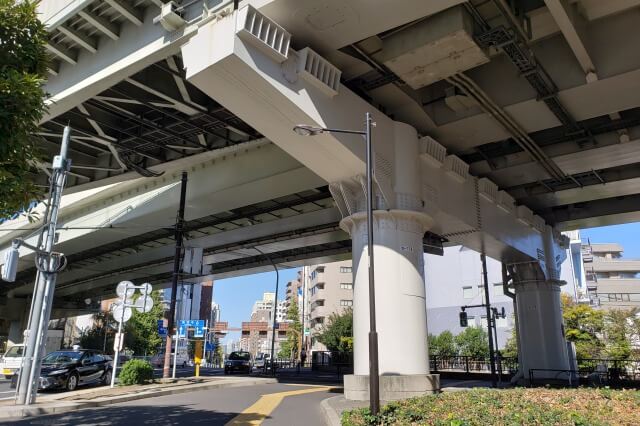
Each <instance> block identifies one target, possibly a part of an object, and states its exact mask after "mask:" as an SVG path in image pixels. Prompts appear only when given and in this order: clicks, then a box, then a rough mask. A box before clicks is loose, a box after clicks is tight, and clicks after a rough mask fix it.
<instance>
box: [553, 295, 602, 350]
mask: <svg viewBox="0 0 640 426" xmlns="http://www.w3.org/2000/svg"><path fill="white" fill-rule="evenodd" d="M562 305H563V306H562V317H563V318H564V324H565V338H566V339H567V340H568V341H570V342H574V344H575V346H576V357H577V358H580V359H588V358H598V357H600V356H601V355H602V351H603V348H604V342H603V341H602V340H601V339H600V337H599V336H600V335H601V334H602V331H603V328H604V313H603V312H602V311H598V310H595V309H593V308H592V307H591V306H589V305H585V304H578V303H575V302H574V301H573V300H572V299H571V298H570V297H564V295H563V297H562Z"/></svg>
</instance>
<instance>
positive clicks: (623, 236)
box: [580, 223, 640, 259]
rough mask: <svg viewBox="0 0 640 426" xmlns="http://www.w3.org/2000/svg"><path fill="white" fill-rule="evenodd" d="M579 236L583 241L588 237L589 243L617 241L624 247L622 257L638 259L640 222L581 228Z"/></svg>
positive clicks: (639, 252)
mask: <svg viewBox="0 0 640 426" xmlns="http://www.w3.org/2000/svg"><path fill="white" fill-rule="evenodd" d="M580 238H581V239H582V241H583V242H586V241H587V238H589V240H591V243H619V244H620V245H622V248H623V249H624V252H623V253H622V257H623V258H627V259H640V223H628V224H624V225H612V226H603V227H601V228H590V229H583V230H581V231H580Z"/></svg>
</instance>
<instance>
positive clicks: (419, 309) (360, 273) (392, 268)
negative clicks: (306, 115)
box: [340, 122, 439, 400]
mask: <svg viewBox="0 0 640 426" xmlns="http://www.w3.org/2000/svg"><path fill="white" fill-rule="evenodd" d="M374 136H375V133H374ZM394 137H395V141H394V142H395V143H394V145H393V146H394V152H393V154H394V157H393V174H392V176H390V177H391V184H392V188H393V190H392V191H391V193H386V194H384V198H383V194H382V193H381V192H380V191H376V192H377V197H376V203H375V204H376V206H375V210H374V223H373V244H374V248H373V250H374V262H375V263H374V266H375V268H374V269H375V293H376V294H375V296H376V297H375V299H376V323H377V332H378V368H379V373H380V398H381V399H383V400H392V399H400V398H406V397H410V396H415V395H420V394H424V393H427V392H433V391H434V390H437V389H439V382H438V379H437V377H433V376H431V375H430V374H429V354H428V347H427V312H426V303H425V285H424V258H423V248H422V239H423V237H424V233H425V232H426V231H427V230H429V229H430V227H431V226H432V224H433V219H432V218H431V217H430V216H429V215H428V214H426V213H424V212H423V211H422V210H423V209H422V202H421V197H420V180H419V177H420V163H419V149H418V137H417V133H416V131H415V129H414V128H412V127H411V126H408V125H406V124H403V123H397V122H396V123H394ZM374 141H375V138H374ZM381 178H382V177H381ZM387 188H388V187H387ZM378 189H380V188H378ZM357 194H358V195H355V193H354V195H355V200H352V202H349V203H347V204H349V205H350V206H354V207H355V209H354V210H355V211H351V212H350V213H351V214H350V215H349V216H347V217H345V218H344V219H343V220H342V222H341V223H340V226H341V227H342V229H344V230H345V231H347V232H349V234H350V235H351V239H352V242H353V251H352V253H353V275H354V279H353V283H354V286H353V291H354V294H353V299H354V300H353V344H354V374H353V375H352V376H345V396H346V397H347V398H349V399H368V397H369V392H368V384H369V383H368V382H369V380H368V379H369V337H368V336H369V331H370V321H369V263H368V262H369V253H368V240H367V214H366V211H365V208H364V207H365V200H366V198H365V197H364V193H363V192H361V191H357Z"/></svg>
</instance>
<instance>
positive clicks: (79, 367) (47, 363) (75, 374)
mask: <svg viewBox="0 0 640 426" xmlns="http://www.w3.org/2000/svg"><path fill="white" fill-rule="evenodd" d="M112 365H113V363H112V361H111V357H109V356H107V355H103V354H102V352H100V351H96V350H89V349H79V350H71V349H69V350H60V351H55V352H51V353H50V354H47V356H45V357H44V358H43V359H42V368H41V369H40V380H39V386H38V389H43V390H44V389H66V390H70V391H72V390H75V389H76V388H77V387H78V385H86V384H90V383H102V384H104V385H109V384H111V372H112ZM16 379H17V374H16ZM16 382H17V380H13V381H12V386H15V383H16Z"/></svg>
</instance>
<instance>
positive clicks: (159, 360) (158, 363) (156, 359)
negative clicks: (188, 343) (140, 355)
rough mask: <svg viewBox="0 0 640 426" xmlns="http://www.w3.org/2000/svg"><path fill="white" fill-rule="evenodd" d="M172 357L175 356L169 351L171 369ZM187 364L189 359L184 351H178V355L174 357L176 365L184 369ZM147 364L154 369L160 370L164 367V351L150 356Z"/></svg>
mask: <svg viewBox="0 0 640 426" xmlns="http://www.w3.org/2000/svg"><path fill="white" fill-rule="evenodd" d="M174 356H175V352H174V351H171V364H170V366H171V367H173V359H174ZM188 362H189V357H188V355H187V351H186V349H184V350H183V349H178V355H177V357H176V365H177V366H180V367H182V368H185V367H186V366H187V363H188ZM149 363H151V365H152V366H153V367H155V368H162V367H163V366H164V351H161V352H158V353H157V354H155V355H154V356H152V357H151V359H149Z"/></svg>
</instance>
